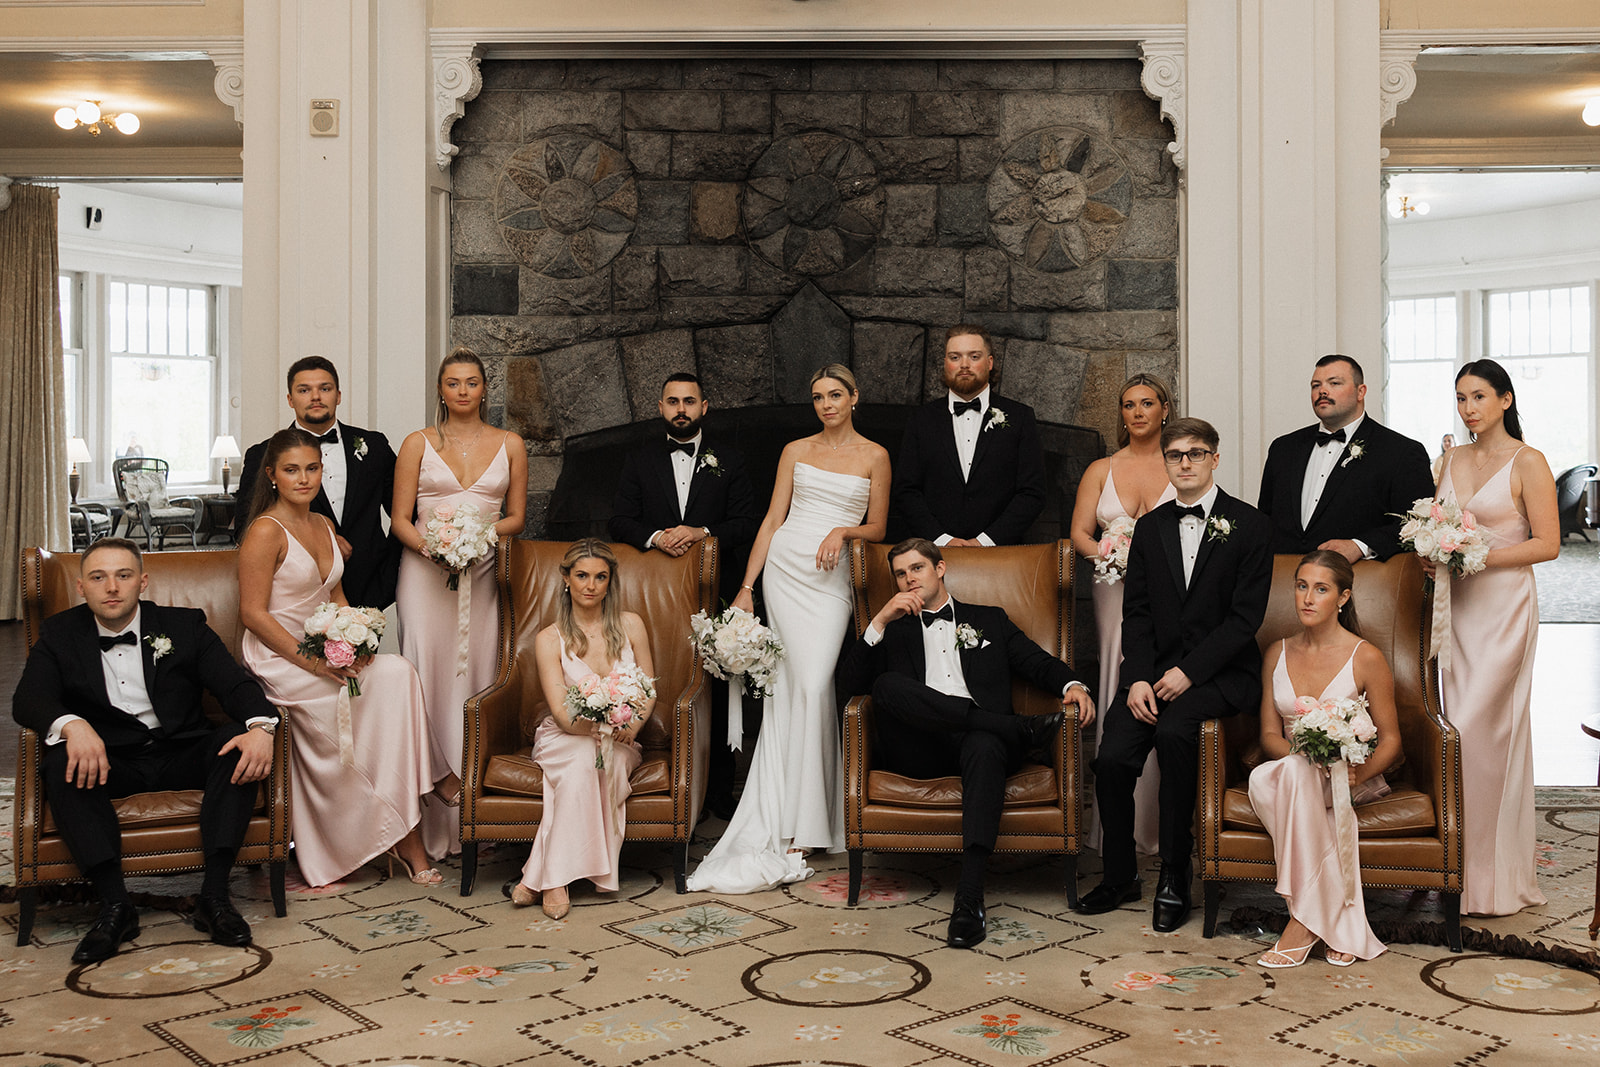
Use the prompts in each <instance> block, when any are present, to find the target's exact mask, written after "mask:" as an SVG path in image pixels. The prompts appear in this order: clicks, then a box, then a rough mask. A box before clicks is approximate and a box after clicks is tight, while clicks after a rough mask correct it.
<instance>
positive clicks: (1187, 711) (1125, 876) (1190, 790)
mask: <svg viewBox="0 0 1600 1067" xmlns="http://www.w3.org/2000/svg"><path fill="white" fill-rule="evenodd" d="M1161 449H1162V458H1163V459H1164V461H1165V462H1166V465H1167V477H1168V478H1170V479H1171V480H1172V484H1173V487H1174V488H1176V489H1177V491H1178V496H1177V499H1176V500H1169V501H1168V502H1167V503H1165V504H1163V505H1161V506H1160V507H1158V508H1155V509H1153V510H1152V511H1150V512H1149V513H1148V514H1146V515H1145V516H1144V517H1143V518H1141V519H1140V520H1139V522H1138V525H1137V526H1135V527H1134V531H1133V547H1132V548H1131V549H1130V550H1129V552H1128V570H1127V574H1126V576H1125V577H1124V578H1123V583H1122V584H1123V594H1122V595H1123V600H1122V653H1123V657H1124V658H1123V662H1122V676H1121V683H1120V690H1119V692H1118V694H1117V699H1116V700H1115V701H1113V702H1112V704H1111V705H1110V707H1108V708H1107V709H1106V717H1105V721H1104V723H1103V724H1102V725H1101V735H1100V751H1099V754H1098V755H1097V756H1096V757H1095V761H1094V776H1095V800H1096V803H1098V804H1099V806H1100V823H1101V827H1102V830H1101V843H1100V857H1101V859H1102V860H1103V861H1104V865H1105V874H1104V880H1103V881H1102V882H1101V883H1100V885H1099V886H1097V887H1096V888H1094V889H1092V890H1090V891H1089V892H1088V893H1086V894H1085V895H1084V896H1083V898H1082V900H1080V901H1079V903H1078V911H1080V912H1082V913H1083V914H1085V915H1098V914H1101V913H1102V912H1107V911H1111V910H1112V909H1113V908H1116V907H1117V906H1118V905H1120V904H1124V903H1128V902H1130V901H1135V900H1138V899H1139V896H1140V894H1141V892H1142V888H1143V887H1142V886H1141V884H1140V882H1139V878H1138V867H1137V861H1136V859H1135V857H1134V846H1133V817H1134V809H1133V804H1134V801H1133V789H1134V785H1135V784H1136V783H1137V782H1138V780H1139V773H1140V771H1142V770H1143V769H1144V763H1145V758H1146V757H1147V756H1148V755H1149V754H1150V749H1151V748H1152V747H1154V748H1155V751H1156V759H1157V761H1158V765H1159V766H1160V768H1161V794H1160V820H1159V822H1160V851H1161V877H1160V880H1159V881H1158V883H1157V885H1156V896H1155V909H1154V921H1153V922H1152V924H1151V925H1152V926H1154V928H1155V929H1156V930H1159V931H1162V932H1167V931H1171V930H1176V929H1177V928H1178V927H1180V926H1182V925H1183V923H1184V920H1186V919H1187V918H1188V917H1189V904H1190V897H1189V884H1190V881H1191V880H1192V878H1193V865H1192V863H1191V861H1190V852H1191V851H1192V850H1193V848H1194V829H1193V828H1194V798H1195V785H1196V780H1197V778H1198V777H1199V760H1200V725H1201V723H1203V722H1204V721H1205V720H1207V719H1216V718H1220V717H1222V716H1225V715H1233V714H1236V713H1237V712H1239V711H1240V710H1242V709H1244V708H1252V707H1255V706H1256V705H1257V704H1258V703H1260V700H1261V650H1260V649H1259V648H1257V647H1256V630H1258V629H1259V628H1260V627H1261V620H1262V619H1263V618H1264V617H1265V615H1266V611H1267V593H1268V591H1269V590H1270V589H1271V587H1272V554H1271V552H1270V551H1269V545H1268V539H1269V532H1268V529H1267V519H1266V516H1264V515H1262V514H1261V513H1260V512H1259V511H1257V510H1256V509H1254V508H1252V507H1251V506H1250V505H1249V504H1246V503H1244V502H1243V501H1242V500H1235V499H1234V498H1233V497H1231V496H1229V495H1228V494H1227V493H1224V492H1223V491H1222V490H1221V489H1219V488H1217V485H1216V483H1215V482H1214V481H1213V472H1214V471H1215V470H1216V468H1217V431H1216V430H1215V429H1213V428H1212V426H1211V424H1210V423H1208V422H1204V421H1202V420H1200V419H1175V420H1173V421H1172V422H1170V423H1168V424H1167V426H1166V428H1165V429H1163V430H1162V431H1161Z"/></svg>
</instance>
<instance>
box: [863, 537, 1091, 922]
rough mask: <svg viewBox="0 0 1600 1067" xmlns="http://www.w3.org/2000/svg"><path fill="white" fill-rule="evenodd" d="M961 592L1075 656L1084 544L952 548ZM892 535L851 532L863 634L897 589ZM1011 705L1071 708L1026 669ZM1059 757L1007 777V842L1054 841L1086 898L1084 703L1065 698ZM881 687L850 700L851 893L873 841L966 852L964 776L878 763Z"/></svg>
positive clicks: (955, 584) (1000, 847)
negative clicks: (1082, 870) (896, 769)
mask: <svg viewBox="0 0 1600 1067" xmlns="http://www.w3.org/2000/svg"><path fill="white" fill-rule="evenodd" d="M943 552H944V558H945V563H946V564H947V567H948V570H947V573H946V574H945V585H946V586H947V588H949V590H950V594H951V596H953V597H955V598H956V599H957V600H966V601H969V602H971V603H975V604H992V605H994V606H996V607H1000V608H1003V609H1005V612H1006V614H1007V615H1009V616H1010V617H1011V621H1012V622H1014V623H1016V624H1017V626H1018V628H1019V629H1021V630H1022V632H1023V633H1025V634H1027V635H1028V636H1029V637H1030V638H1032V639H1033V640H1034V641H1035V642H1037V643H1038V644H1039V646H1040V647H1041V648H1043V649H1044V650H1045V651H1047V652H1050V653H1051V654H1053V655H1055V656H1057V657H1058V658H1060V659H1061V660H1063V661H1065V662H1066V663H1067V664H1069V665H1071V663H1072V647H1073V645H1072V609H1073V592H1072V577H1073V564H1074V560H1073V552H1072V545H1071V543H1070V542H1068V541H1058V542H1056V543H1054V544H1048V545H1017V546H1011V547H1006V548H946V549H944V550H943ZM888 555H889V546H888V545H882V544H867V543H866V542H863V541H852V542H851V543H850V581H851V585H852V587H853V593H854V600H855V606H854V616H855V617H854V622H855V632H856V634H857V636H859V635H860V634H862V633H864V632H866V629H867V624H868V623H870V622H871V621H872V617H873V615H875V614H877V612H878V610H879V609H880V608H882V607H883V605H884V604H885V603H886V602H887V601H888V600H889V599H890V598H891V597H893V596H894V594H895V591H896V587H895V583H894V576H893V575H892V574H891V573H890V571H889V564H888ZM1011 699H1012V706H1013V708H1014V709H1015V710H1016V711H1017V713H1018V714H1020V715H1040V714H1043V713H1045V712H1051V711H1057V710H1061V697H1060V694H1056V693H1046V692H1044V691H1042V690H1039V689H1035V688H1034V687H1033V686H1031V685H1029V684H1028V683H1027V682H1025V681H1022V680H1021V679H1017V680H1015V681H1014V682H1013V683H1012V698H1011ZM1066 713H1067V719H1066V722H1065V723H1064V724H1063V726H1062V729H1061V732H1060V734H1059V735H1058V740H1057V742H1056V744H1055V747H1054V750H1053V752H1052V753H1051V762H1050V766H1048V767H1047V766H1043V765H1040V764H1027V765H1025V766H1023V767H1022V769H1021V770H1019V771H1017V773H1015V774H1013V775H1011V777H1009V778H1008V779H1006V793H1005V809H1004V811H1003V812H1002V813H1001V816H1000V837H999V839H998V840H997V841H996V842H995V851H996V852H1054V853H1060V854H1061V855H1063V856H1064V857H1065V858H1066V890H1067V901H1068V903H1069V904H1073V905H1076V904H1077V902H1078V851H1079V849H1080V847H1081V843H1082V842H1081V837H1080V835H1081V834H1082V832H1083V825H1082V822H1083V803H1082V801H1083V797H1082V790H1083V750H1082V747H1081V739H1080V737H1079V733H1078V722H1077V710H1076V708H1075V707H1068V708H1067V709H1066ZM872 741H873V722H872V698H871V697H867V696H857V697H855V698H854V699H852V700H851V701H850V702H849V704H848V705H846V707H845V711H844V791H845V792H844V834H845V846H846V848H848V849H849V851H850V903H851V904H854V903H855V902H856V898H857V896H858V894H859V892H860V889H861V869H862V861H863V857H864V854H865V852H866V850H867V849H869V848H870V849H875V850H878V851H884V852H960V851H961V779H960V777H959V776H951V777H948V778H936V779H930V780H918V779H914V778H907V777H905V776H903V775H898V774H894V773H892V772H890V771H886V770H879V769H877V768H875V767H874V765H873V752H872Z"/></svg>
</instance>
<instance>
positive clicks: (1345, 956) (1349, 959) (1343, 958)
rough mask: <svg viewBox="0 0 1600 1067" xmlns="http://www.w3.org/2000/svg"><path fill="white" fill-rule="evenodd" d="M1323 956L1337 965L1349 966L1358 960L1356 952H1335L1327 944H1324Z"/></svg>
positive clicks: (1330, 962)
mask: <svg viewBox="0 0 1600 1067" xmlns="http://www.w3.org/2000/svg"><path fill="white" fill-rule="evenodd" d="M1322 958H1323V959H1324V960H1325V961H1326V962H1328V963H1329V964H1331V965H1333V966H1335V967H1348V966H1350V965H1351V964H1352V963H1354V962H1355V961H1356V957H1355V954H1354V953H1351V952H1335V951H1334V950H1333V949H1331V948H1329V947H1328V946H1327V945H1323V946H1322Z"/></svg>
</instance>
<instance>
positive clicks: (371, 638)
mask: <svg viewBox="0 0 1600 1067" xmlns="http://www.w3.org/2000/svg"><path fill="white" fill-rule="evenodd" d="M387 624H388V619H386V618H384V614H383V612H381V611H379V610H378V609H377V608H351V607H340V606H339V605H338V604H335V603H333V602H332V601H331V600H330V601H328V602H327V603H326V604H318V605H317V609H316V610H315V611H313V612H312V613H311V618H309V619H307V620H306V626H305V634H304V635H303V636H302V637H301V638H300V645H299V648H298V649H296V651H298V652H299V653H300V654H301V655H302V656H313V657H317V658H319V659H325V660H327V661H328V663H329V664H330V665H332V666H334V667H348V666H350V665H351V664H352V663H354V662H355V661H356V660H358V659H360V658H361V657H362V656H373V655H376V654H377V652H378V643H379V641H380V640H381V639H382V637H383V628H384V626H386V625H387ZM346 686H347V688H348V690H349V694H350V695H351V696H353V697H358V696H360V695H361V686H360V685H358V684H357V682H356V680H355V679H354V678H351V679H349V680H348V681H347V682H346Z"/></svg>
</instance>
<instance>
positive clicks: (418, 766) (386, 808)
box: [240, 516, 445, 886]
mask: <svg viewBox="0 0 1600 1067" xmlns="http://www.w3.org/2000/svg"><path fill="white" fill-rule="evenodd" d="M268 518H271V516H268ZM272 521H274V522H276V521H277V520H276V519H273V520H272ZM280 525H281V524H280ZM284 535H285V536H286V537H288V539H289V550H288V552H287V553H286V554H285V555H284V557H283V562H282V563H281V564H279V565H278V570H277V572H276V573H275V574H274V575H273V576H272V594H271V597H270V599H269V600H268V602H267V610H268V611H270V612H271V613H272V617H273V618H274V619H276V620H277V621H278V624H279V625H280V626H282V627H283V628H284V629H285V630H288V631H289V633H291V634H293V635H294V636H295V637H299V636H300V635H301V634H303V633H304V632H305V624H306V620H307V619H308V618H310V617H311V613H312V612H313V611H314V610H316V607H317V605H318V604H321V603H324V602H326V601H329V600H332V599H333V590H334V589H335V588H336V587H337V586H338V584H339V578H340V577H341V576H342V575H343V574H344V560H343V559H342V558H340V556H339V551H338V547H337V545H335V548H334V552H333V568H332V569H331V570H330V571H329V572H328V576H327V577H326V578H323V577H322V575H321V574H320V573H319V572H318V570H317V561H316V559H315V558H313V557H312V555H311V553H310V552H307V551H306V549H305V546H303V545H302V544H300V542H299V541H297V540H295V538H294V535H293V534H291V533H289V532H288V531H287V530H285V531H284ZM328 538H329V539H330V540H332V538H333V531H332V529H331V528H330V529H329V531H328ZM240 651H241V652H242V654H243V659H244V665H245V666H246V667H248V668H250V671H251V672H252V673H253V674H254V675H255V676H256V678H257V680H258V681H260V682H261V688H262V689H264V690H265V691H266V694H267V699H269V700H271V701H272V703H274V704H276V705H277V706H278V707H280V708H282V709H283V712H284V714H285V716H287V718H288V720H289V727H290V732H289V743H290V752H291V753H292V754H293V757H294V763H293V773H292V774H291V775H290V776H289V799H290V803H291V805H292V812H293V814H292V816H291V829H292V830H293V832H294V855H295V862H296V863H297V864H299V866H300V875H301V877H303V878H304V879H305V880H306V882H307V884H309V885H313V886H319V885H327V884H328V883H330V882H336V881H338V880H339V879H340V878H343V877H344V876H345V875H347V874H349V873H350V872H351V871H353V870H355V869H356V868H357V867H360V866H361V865H362V864H363V863H366V862H368V861H369V860H372V859H374V858H376V857H378V856H381V855H382V854H383V853H384V851H385V850H387V849H389V848H392V847H393V846H394V845H396V844H397V843H399V841H400V839H401V838H403V837H405V836H406V834H408V833H410V832H411V828H412V827H413V826H415V825H417V820H418V819H419V818H421V815H422V799H421V798H422V794H424V793H426V792H428V791H429V790H431V789H432V788H433V783H434V782H435V781H437V780H438V779H439V778H442V777H444V774H445V767H444V766H443V765H442V764H436V763H435V762H434V761H433V760H431V759H430V758H429V749H428V724H427V720H426V719H425V718H424V717H423V713H422V686H421V685H419V684H418V682H417V672H416V671H415V670H414V669H412V666H411V664H410V663H408V662H407V661H406V660H404V659H403V658H401V657H400V656H392V655H385V656H374V657H373V659H372V662H371V663H369V664H368V665H367V667H366V669H365V670H363V671H362V672H361V677H360V679H359V680H360V684H361V695H360V696H358V697H352V698H351V700H350V722H351V740H352V749H353V756H354V761H355V765H354V766H353V767H346V766H343V765H342V763H341V761H340V743H339V726H338V706H339V691H340V690H341V689H342V688H343V684H342V683H340V682H336V681H334V680H333V679H332V678H325V677H323V676H322V675H320V674H312V673H311V672H310V671H307V670H305V669H304V668H302V667H300V666H298V665H297V664H294V663H291V662H289V661H288V660H286V659H284V658H283V657H282V656H280V655H278V654H277V653H276V652H274V651H273V650H272V649H270V648H268V647H267V646H266V645H265V644H264V643H262V641H261V639H260V638H258V637H256V635H255V634H253V633H249V632H248V631H247V632H246V633H245V635H244V641H243V642H242V645H241V649H240Z"/></svg>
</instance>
